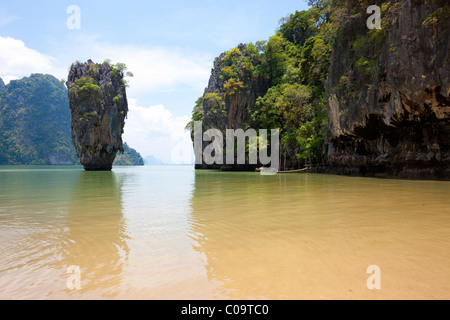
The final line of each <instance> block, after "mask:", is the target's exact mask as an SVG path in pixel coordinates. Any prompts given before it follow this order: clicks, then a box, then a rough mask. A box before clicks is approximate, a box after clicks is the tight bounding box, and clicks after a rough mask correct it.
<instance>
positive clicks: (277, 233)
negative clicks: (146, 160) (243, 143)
mask: <svg viewBox="0 0 450 320" xmlns="http://www.w3.org/2000/svg"><path fill="white" fill-rule="evenodd" d="M449 270H450V182H445V181H405V180H381V179H370V178H357V177H342V176H333V175H316V174H278V175H275V176H262V175H260V174H258V173H252V172H250V173H249V172H247V173H238V172H217V171H195V170H194V169H193V168H191V167H150V166H149V167H147V166H146V167H116V168H114V169H113V171H112V172H85V171H83V170H82V168H81V167H0V299H108V298H113V299H450V272H449Z"/></svg>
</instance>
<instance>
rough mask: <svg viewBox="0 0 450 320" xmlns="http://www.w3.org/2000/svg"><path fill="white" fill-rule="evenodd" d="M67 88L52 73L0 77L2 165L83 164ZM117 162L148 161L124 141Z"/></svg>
mask: <svg viewBox="0 0 450 320" xmlns="http://www.w3.org/2000/svg"><path fill="white" fill-rule="evenodd" d="M70 126H71V125H70V108H69V101H68V94H67V88H66V87H65V85H64V84H63V81H60V80H58V79H56V78H55V77H54V76H52V75H44V74H32V75H31V76H30V77H24V78H22V79H20V80H12V81H11V82H10V83H9V84H8V85H5V84H4V82H3V80H1V79H0V165H79V164H80V162H79V160H78V158H77V155H76V153H75V149H74V146H73V144H72V140H71V129H70ZM123 147H124V153H123V154H120V153H119V154H118V155H117V157H116V159H115V161H114V164H113V165H116V166H121V165H129V166H140V165H144V160H143V158H142V157H141V155H140V154H139V153H138V152H137V151H136V150H134V149H133V148H131V147H130V146H128V144H126V143H124V146H123Z"/></svg>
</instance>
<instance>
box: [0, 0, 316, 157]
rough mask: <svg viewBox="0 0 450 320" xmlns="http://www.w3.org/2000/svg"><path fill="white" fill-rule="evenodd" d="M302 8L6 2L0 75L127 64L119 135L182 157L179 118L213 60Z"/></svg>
mask: <svg viewBox="0 0 450 320" xmlns="http://www.w3.org/2000/svg"><path fill="white" fill-rule="evenodd" d="M70 5H77V6H78V7H79V8H80V22H81V23H80V27H81V28H80V29H75V30H70V29H69V28H67V25H66V21H67V20H68V18H69V17H70V14H68V13H67V12H66V11H67V8H68V7H69V6H70ZM304 9H307V3H306V1H304V0H290V1H288V0H277V1H268V0H259V1H254V0H245V1H242V0H241V1H235V0H233V1H216V0H209V1H205V0H192V1H179V0H176V1H171V0H167V1H141V0H128V1H102V0H100V1H99V0H95V1H92V0H91V1H74V0H72V1H61V0H58V1H57V0H53V1H50V0H41V1H22V0H16V1H8V2H5V1H3V2H2V3H1V4H0V77H2V78H3V79H4V80H5V82H8V81H9V80H11V79H17V78H21V77H24V76H29V75H30V74H31V73H49V74H53V75H55V76H56V77H57V78H59V79H64V78H66V77H67V72H68V68H69V66H70V64H71V63H72V62H74V61H76V60H79V61H86V60H87V59H89V58H91V59H92V60H94V61H96V62H97V61H98V62H102V61H103V60H104V59H106V58H109V59H111V60H112V61H113V62H124V63H126V65H127V66H128V68H129V70H130V71H132V72H133V74H134V77H133V78H131V79H129V82H130V88H129V89H128V92H127V93H128V98H129V104H130V112H129V116H128V120H127V122H126V125H125V134H124V140H125V141H127V142H128V143H129V144H130V145H131V146H132V147H134V148H135V149H137V150H138V151H139V152H140V153H141V154H142V155H143V156H144V157H145V156H149V155H153V156H155V157H157V158H159V159H162V160H164V161H165V162H174V163H180V162H181V163H186V162H188V158H191V157H192V155H191V154H190V150H189V148H190V145H189V141H188V139H186V137H187V136H186V133H185V132H183V130H182V129H183V124H185V123H186V122H187V121H186V120H188V119H189V117H190V114H191V111H192V107H193V106H194V103H195V100H196V99H197V98H198V97H200V96H201V95H202V94H203V90H204V88H205V87H206V86H207V84H208V79H209V75H210V71H211V68H212V66H213V61H214V58H215V57H216V56H218V55H220V54H221V53H222V52H224V51H226V50H229V49H230V48H232V47H235V46H237V45H238V44H239V43H248V42H256V41H258V40H267V39H268V38H269V37H270V36H271V35H273V34H274V33H275V31H276V29H277V27H278V22H279V20H280V19H281V18H282V17H285V16H287V15H289V14H290V13H293V12H295V11H296V10H304Z"/></svg>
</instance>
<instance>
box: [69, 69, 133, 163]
mask: <svg viewBox="0 0 450 320" xmlns="http://www.w3.org/2000/svg"><path fill="white" fill-rule="evenodd" d="M123 77H124V75H123V72H122V70H120V69H118V68H116V67H115V66H113V65H111V64H109V63H107V62H105V63H102V64H96V63H93V62H92V61H91V60H88V61H87V62H86V63H79V62H77V63H74V64H72V66H71V68H70V73H69V77H68V81H67V87H68V89H69V104H70V110H71V127H72V141H73V144H74V146H75V150H76V152H77V155H78V158H79V159H80V162H81V164H82V165H83V166H84V168H85V169H86V170H89V171H90V170H111V169H112V164H113V162H114V159H115V157H116V154H117V152H119V151H120V152H122V153H123V151H124V149H123V145H122V134H123V129H124V125H125V118H126V116H127V112H128V104H127V97H126V91H125V82H124V80H123Z"/></svg>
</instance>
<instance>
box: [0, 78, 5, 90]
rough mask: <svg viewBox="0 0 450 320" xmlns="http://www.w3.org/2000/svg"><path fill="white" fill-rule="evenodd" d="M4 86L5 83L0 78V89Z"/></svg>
mask: <svg viewBox="0 0 450 320" xmlns="http://www.w3.org/2000/svg"><path fill="white" fill-rule="evenodd" d="M4 87H5V83H4V82H3V79H2V78H0V90H2V89H3V88H4Z"/></svg>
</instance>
